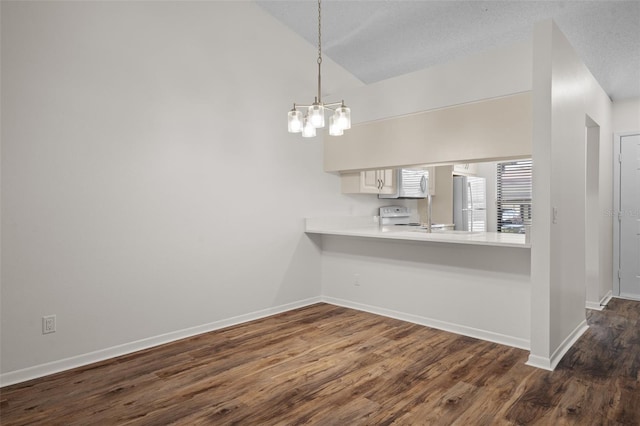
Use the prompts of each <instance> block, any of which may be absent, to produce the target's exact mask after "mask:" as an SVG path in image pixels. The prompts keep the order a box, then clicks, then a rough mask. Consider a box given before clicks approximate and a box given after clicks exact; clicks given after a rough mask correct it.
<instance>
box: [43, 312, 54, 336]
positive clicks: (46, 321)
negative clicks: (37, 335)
mask: <svg viewBox="0 0 640 426" xmlns="http://www.w3.org/2000/svg"><path fill="white" fill-rule="evenodd" d="M55 332H56V316H55V315H47V316H46V317H42V334H49V333H55Z"/></svg>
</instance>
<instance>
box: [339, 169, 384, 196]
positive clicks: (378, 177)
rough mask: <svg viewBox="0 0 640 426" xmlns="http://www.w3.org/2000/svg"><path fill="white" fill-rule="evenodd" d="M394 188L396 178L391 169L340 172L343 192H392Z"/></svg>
mask: <svg viewBox="0 0 640 426" xmlns="http://www.w3.org/2000/svg"><path fill="white" fill-rule="evenodd" d="M395 190H396V179H395V173H394V170H393V169H381V170H367V171H363V172H355V173H343V174H342V193H343V194H393V193H394V192H395Z"/></svg>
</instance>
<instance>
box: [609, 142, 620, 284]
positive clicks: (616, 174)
mask: <svg viewBox="0 0 640 426" xmlns="http://www.w3.org/2000/svg"><path fill="white" fill-rule="evenodd" d="M622 136H623V134H620V133H615V134H614V135H613V204H612V205H611V212H612V215H613V217H612V219H611V221H612V222H613V294H614V295H615V296H620V277H619V276H618V271H619V270H620V222H618V218H617V217H616V215H615V213H616V212H617V211H619V210H620V139H621V138H622Z"/></svg>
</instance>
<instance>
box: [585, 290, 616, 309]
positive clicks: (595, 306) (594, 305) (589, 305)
mask: <svg viewBox="0 0 640 426" xmlns="http://www.w3.org/2000/svg"><path fill="white" fill-rule="evenodd" d="M612 297H613V293H612V292H611V290H609V292H608V293H607V294H605V295H604V296H602V299H600V301H599V302H597V303H596V302H589V301H588V302H587V309H593V310H595V311H602V310H603V309H604V308H605V306H607V304H608V303H609V301H610V300H611V298H612Z"/></svg>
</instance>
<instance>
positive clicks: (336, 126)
mask: <svg viewBox="0 0 640 426" xmlns="http://www.w3.org/2000/svg"><path fill="white" fill-rule="evenodd" d="M320 2H321V0H318V96H316V97H315V99H314V101H313V103H312V104H311V105H302V104H297V103H294V104H293V109H292V110H291V111H289V114H288V117H287V119H288V129H289V133H302V137H304V138H312V137H314V136H315V135H316V129H321V128H323V127H324V126H325V117H324V115H325V112H327V111H331V112H332V113H333V114H332V115H331V117H330V118H329V134H330V135H331V136H341V135H342V134H344V131H345V130H347V129H350V128H351V110H350V109H349V108H347V107H346V105H345V104H344V101H341V102H334V103H328V104H325V103H324V102H322V85H321V82H322V77H321V74H322V73H321V71H322V25H321V22H322V21H321V17H322V14H321V12H322V9H321V4H320ZM299 108H300V109H299ZM305 109H306V114H305V115H304V117H303V115H302V110H305Z"/></svg>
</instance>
